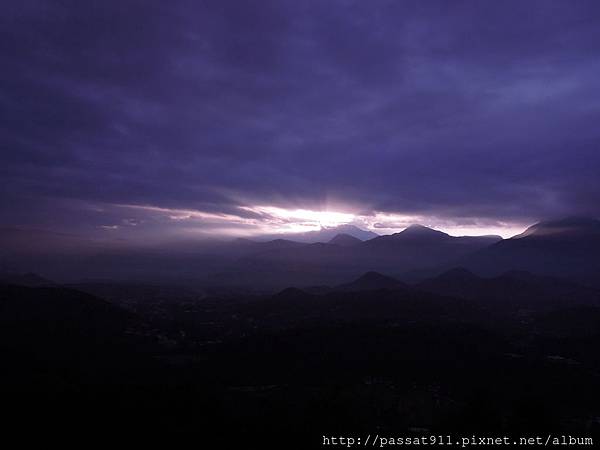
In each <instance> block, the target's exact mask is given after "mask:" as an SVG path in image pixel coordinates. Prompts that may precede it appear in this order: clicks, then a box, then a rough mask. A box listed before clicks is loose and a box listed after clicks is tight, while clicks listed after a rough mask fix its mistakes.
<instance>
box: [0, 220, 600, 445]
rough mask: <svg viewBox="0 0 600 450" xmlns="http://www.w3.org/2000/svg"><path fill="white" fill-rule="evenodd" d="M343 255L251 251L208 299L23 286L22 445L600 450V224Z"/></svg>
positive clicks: (28, 277) (16, 289)
mask: <svg viewBox="0 0 600 450" xmlns="http://www.w3.org/2000/svg"><path fill="white" fill-rule="evenodd" d="M403 233H404V234H403ZM382 239H383V240H384V241H385V242H384V243H382V244H380V243H378V242H377V241H378V240H382ZM456 240H459V241H458V242H457V241H456ZM332 241H333V242H330V243H317V244H303V243H297V242H293V241H266V242H254V241H244V242H240V241H234V242H231V243H228V244H226V245H227V248H223V249H222V250H221V251H222V253H223V254H225V253H228V258H230V261H233V262H232V263H230V264H231V266H230V269H229V270H230V272H226V271H220V272H219V274H218V276H217V275H216V274H215V275H208V276H207V275H205V274H202V273H199V275H198V280H199V281H198V282H197V283H191V282H190V280H189V278H188V277H187V276H186V277H185V278H182V279H181V280H180V281H179V282H175V281H174V280H171V281H170V282H167V281H165V280H164V279H160V276H158V275H157V277H156V278H157V279H159V280H160V281H156V279H155V280H153V279H152V277H149V278H148V279H146V280H145V281H141V280H139V279H135V280H129V281H128V280H122V279H120V280H107V279H100V280H89V279H88V280H80V281H70V282H61V283H59V282H57V281H55V280H49V279H46V278H44V277H43V276H40V275H36V274H33V273H29V274H25V275H23V274H19V273H16V272H13V273H8V272H6V273H5V274H3V275H2V286H1V287H0V325H1V326H0V333H1V335H2V336H1V339H0V342H1V344H0V345H1V347H2V354H3V363H4V364H3V366H4V370H3V371H2V373H1V374H0V377H1V378H2V382H1V389H2V397H3V399H4V404H5V407H7V408H10V410H11V411H14V414H13V416H12V418H11V419H9V420H11V426H14V427H19V426H25V427H27V428H29V427H35V428H36V429H43V428H53V427H56V426H58V425H59V424H64V423H68V424H70V425H69V426H70V427H75V428H77V429H78V430H86V429H87V430H94V429H96V428H97V427H98V425H99V424H100V423H101V424H102V426H103V427H109V428H110V429H111V430H122V431H130V432H131V431H134V432H135V431H138V432H139V431H141V430H144V429H148V428H149V427H150V428H151V429H152V430H156V431H164V432H186V433H197V434H199V435H203V436H204V437H207V436H219V435H220V433H224V434H223V435H229V436H234V437H235V438H239V439H243V440H245V441H246V442H252V441H253V440H254V439H257V440H258V439H264V437H265V436H270V437H271V438H274V437H281V438H285V439H289V438H290V436H294V440H295V444H302V445H306V446H310V445H318V444H319V442H320V440H321V439H322V436H323V435H340V434H342V435H344V433H346V435H356V434H358V433H363V432H364V433H370V432H374V431H376V432H379V433H381V434H382V435H385V434H386V433H387V434H389V435H397V434H398V433H406V434H407V435H410V434H411V433H420V434H424V433H427V434H431V435H439V434H444V433H450V432H452V433H457V432H463V433H466V434H469V433H471V434H472V433H485V432H494V433H496V434H499V433H504V434H506V435H518V434H519V433H521V434H525V433H538V432H539V433H541V432H552V433H558V432H561V433H579V434H585V435H586V436H598V432H599V431H600V410H599V408H598V405H600V401H599V400H600V383H599V382H598V381H599V378H598V377H599V370H600V357H599V356H598V355H599V353H598V351H597V349H598V346H599V345H600V286H599V285H598V283H597V282H598V278H597V275H598V274H599V273H600V272H598V267H599V266H598V263H599V255H600V253H599V252H598V251H597V250H598V248H599V247H598V246H599V244H600V222H597V221H594V220H587V219H586V220H582V219H565V220H563V221H557V222H544V223H541V224H538V225H535V226H533V227H531V228H530V229H529V230H528V231H527V232H526V233H524V234H523V235H519V236H517V237H514V238H511V239H506V240H501V239H499V238H495V237H486V238H452V237H450V236H448V235H445V234H444V233H440V232H437V231H434V230H431V229H428V228H425V227H410V228H408V229H407V231H405V232H402V233H399V234H398V235H390V236H381V237H376V238H370V239H367V240H365V241H362V240H360V239H358V238H353V237H352V236H349V235H336V236H335V237H334V238H332ZM221 245H224V244H221ZM239 246H243V247H244V251H243V252H241V253H239ZM248 247H251V250H248ZM232 248H233V249H235V252H238V253H237V254H236V255H235V257H233V258H232V257H231V254H232V252H233V251H234V250H232ZM290 249H293V251H290ZM223 254H222V255H217V256H216V257H220V256H223ZM202 258H203V257H202ZM361 258H362V259H361ZM250 261H251V263H250ZM411 261H412V262H413V264H412V265H411ZM334 263H335V265H332V264H334ZM265 268H269V269H268V270H267V269H265ZM367 269H369V270H367ZM374 269H379V270H381V269H386V270H385V271H381V272H380V271H378V270H374ZM525 269H527V270H525ZM356 270H365V272H363V273H362V274H359V275H358V276H356V277H355V278H347V279H346V280H345V281H343V282H339V283H338V284H323V281H332V280H338V279H339V278H343V277H344V276H348V277H350V276H351V275H352V274H353V273H354V272H355V271H356ZM124 271H125V272H126V271H127V268H124ZM261 274H262V275H261ZM264 274H267V275H264ZM561 274H562V275H563V276H560V275H561ZM261 276H263V278H262V279H261ZM210 279H212V280H213V281H214V280H218V282H216V283H215V282H213V283H212V284H211V283H210V282H208V281H207V280H210ZM276 279H279V280H289V282H290V284H289V285H288V286H287V287H285V288H283V289H279V286H276V285H277V284H278V283H274V280H276ZM236 280H237V282H236ZM249 280H253V281H249ZM58 404H60V405H61V406H60V408H59V407H58V406H57V405H58ZM290 445H291V444H290Z"/></svg>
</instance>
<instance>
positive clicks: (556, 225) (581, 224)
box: [513, 216, 600, 239]
mask: <svg viewBox="0 0 600 450" xmlns="http://www.w3.org/2000/svg"><path fill="white" fill-rule="evenodd" d="M587 234H600V221H599V220H597V219H594V218H592V217H585V216H571V217H565V218H563V219H559V220H548V221H543V222H539V223H536V224H535V225H532V226H530V227H529V228H527V230H525V231H524V232H523V233H521V234H519V235H517V236H515V237H514V238H513V239H521V238H525V237H530V236H534V237H549V236H568V235H587Z"/></svg>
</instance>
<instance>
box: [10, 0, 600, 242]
mask: <svg viewBox="0 0 600 450" xmlns="http://www.w3.org/2000/svg"><path fill="white" fill-rule="evenodd" d="M0 52H1V56H2V67H1V70H0V105H1V108H0V127H1V133H0V173H1V175H2V187H1V189H0V202H1V203H0V216H1V224H0V225H2V226H3V227H5V228H23V229H36V230H46V231H53V232H68V233H76V234H79V235H85V236H118V237H119V238H120V239H135V238H143V239H152V238H157V237H158V236H161V237H163V238H164V237H165V236H181V235H190V234H191V235H199V236H200V235H202V236H205V235H223V234H225V235H243V234H257V233H271V232H277V231H281V232H286V231H300V230H304V229H311V228H314V227H318V226H319V225H325V226H330V225H335V224H338V223H355V224H357V225H360V226H362V227H366V228H370V229H373V230H375V231H378V232H379V233H381V234H385V233H389V232H393V231H398V230H399V229H402V228H403V227H405V226H406V225H407V224H409V223H412V222H420V223H424V224H426V225H431V226H434V227H437V228H440V229H444V230H446V231H449V232H452V233H454V234H469V233H473V234H482V233H486V232H495V233H501V234H503V235H505V236H508V235H511V234H514V233H516V232H519V231H521V230H522V228H523V227H525V226H526V225H529V224H531V223H532V222H535V221H537V220H539V219H544V218H552V217H559V216H564V215H572V214H578V215H579V214H586V215H596V216H598V215H600V176H599V173H600V147H599V143H600V126H599V124H600V3H598V2H597V1H594V0H591V1H583V0H578V1H566V0H565V1H551V0H544V1H540V2H535V1H522V0H520V1H515V2H510V1H502V2H497V1H491V0H490V1H471V2H461V1H453V2H449V1H440V2H435V1H415V2H412V1H384V0H373V1H333V0H319V1H310V0H309V1H285V0H277V1H273V2H270V1H266V0H261V1H254V2H250V1H241V0H239V1H233V0H230V1H225V0H216V1H201V0H198V1H190V2H179V1H173V2H165V1H157V2H152V1H139V2H137V1H127V0H119V1H109V0H103V1H89V0H88V1H72V2H69V1H57V2H51V1H27V0H25V1H19V2H17V1H14V2H6V4H3V12H2V18H0Z"/></svg>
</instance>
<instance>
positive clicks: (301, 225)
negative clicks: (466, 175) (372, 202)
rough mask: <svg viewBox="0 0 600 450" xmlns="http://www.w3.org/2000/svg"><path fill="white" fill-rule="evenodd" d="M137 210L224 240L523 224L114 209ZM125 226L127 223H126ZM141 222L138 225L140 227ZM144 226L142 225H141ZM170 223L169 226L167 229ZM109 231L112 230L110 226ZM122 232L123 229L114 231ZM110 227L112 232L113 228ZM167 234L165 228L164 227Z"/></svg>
mask: <svg viewBox="0 0 600 450" xmlns="http://www.w3.org/2000/svg"><path fill="white" fill-rule="evenodd" d="M113 206H117V207H118V208H125V209H129V210H137V211H139V212H142V213H144V214H145V215H146V216H145V217H144V218H145V219H146V220H147V219H148V218H149V216H148V215H150V216H152V217H154V220H155V221H156V220H158V221H159V222H160V223H161V224H162V226H163V227H164V226H167V229H172V230H173V231H175V230H178V231H175V232H176V233H192V234H202V235H216V236H218V235H221V236H256V235H275V234H281V235H285V234H293V233H303V232H307V231H315V230H319V229H321V228H332V227H337V226H339V225H344V224H352V225H355V226H357V227H359V228H362V229H364V230H370V231H374V232H376V233H377V234H382V235H385V234H393V233H397V232H400V231H402V230H404V229H405V228H406V227H408V226H410V225H412V224H421V225H425V226H428V227H430V228H434V229H437V230H440V231H443V232H445V233H448V234H450V235H453V236H465V235H471V236H475V235H485V234H496V235H500V236H502V237H504V238H507V237H511V236H514V235H516V234H519V233H521V232H522V231H523V230H524V229H525V228H526V226H525V225H524V224H520V223H510V222H500V221H496V220H489V219H479V218H467V219H449V218H444V217H435V216H426V215H409V214H396V213H387V212H376V211H374V212H370V213H353V212H348V211H336V210H326V211H318V210H311V209H302V208H282V207H279V206H270V205H253V206H237V207H234V208H232V209H231V210H229V212H227V213H219V212H206V211H201V210H190V209H175V208H163V207H156V206H149V205H113ZM121 222H122V221H121ZM136 223H137V222H136ZM139 223H141V222H139ZM168 224H170V225H168ZM105 228H106V229H108V227H105ZM112 228H114V229H118V228H122V226H121V225H119V226H114V227H112ZM112 228H111V229H112ZM163 230H164V228H163Z"/></svg>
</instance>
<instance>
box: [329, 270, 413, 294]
mask: <svg viewBox="0 0 600 450" xmlns="http://www.w3.org/2000/svg"><path fill="white" fill-rule="evenodd" d="M406 288H407V286H406V285H405V284H404V283H402V282H401V281H398V280H396V279H395V278H392V277H389V276H387V275H383V274H382V273H379V272H374V271H370V272H366V273H364V274H363V275H361V276H360V277H359V278H358V279H356V280H354V281H352V282H351V283H346V284H342V285H341V286H338V287H337V288H336V289H337V290H343V291H369V290H378V289H406Z"/></svg>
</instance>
